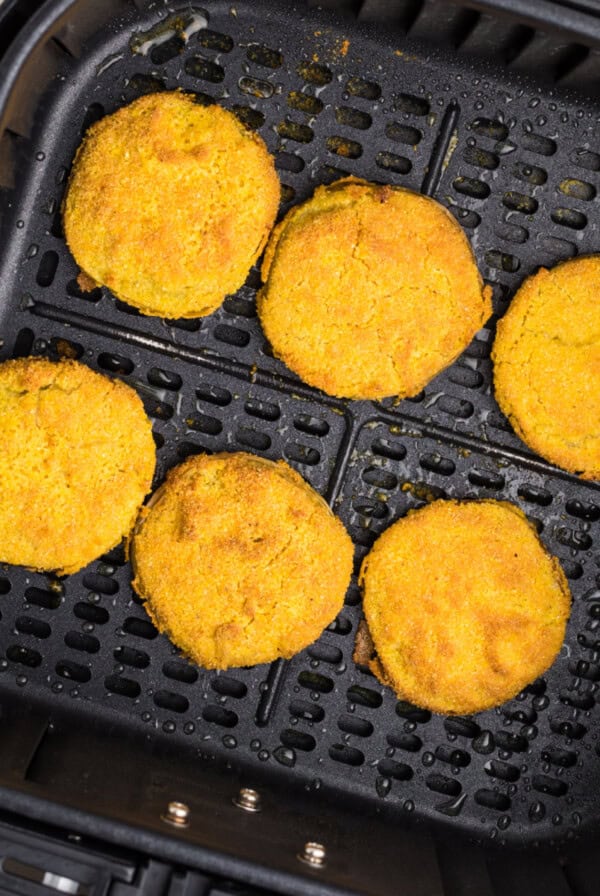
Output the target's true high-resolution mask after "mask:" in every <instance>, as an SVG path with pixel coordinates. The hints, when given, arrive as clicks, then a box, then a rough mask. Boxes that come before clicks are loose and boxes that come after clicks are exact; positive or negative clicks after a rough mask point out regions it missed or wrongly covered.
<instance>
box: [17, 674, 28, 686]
mask: <svg viewBox="0 0 600 896" xmlns="http://www.w3.org/2000/svg"><path fill="white" fill-rule="evenodd" d="M15 681H16V682H17V684H18V685H19V687H20V688H22V687H24V686H25V685H26V684H27V676H26V675H17V677H16V679H15Z"/></svg>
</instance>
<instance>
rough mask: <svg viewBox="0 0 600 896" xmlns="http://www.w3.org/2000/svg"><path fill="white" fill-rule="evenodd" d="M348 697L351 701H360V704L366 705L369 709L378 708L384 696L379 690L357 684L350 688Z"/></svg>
mask: <svg viewBox="0 0 600 896" xmlns="http://www.w3.org/2000/svg"><path fill="white" fill-rule="evenodd" d="M346 697H347V698H348V700H349V701H350V703H358V705H359V706H366V707H368V708H369V709H378V708H379V707H380V706H381V704H382V703H383V697H382V696H381V694H378V693H377V691H374V690H372V688H364V687H362V686H361V685H357V684H353V685H352V686H351V687H349V688H348V690H347V691H346Z"/></svg>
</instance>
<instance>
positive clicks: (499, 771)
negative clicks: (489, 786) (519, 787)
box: [483, 759, 521, 783]
mask: <svg viewBox="0 0 600 896" xmlns="http://www.w3.org/2000/svg"><path fill="white" fill-rule="evenodd" d="M483 768H484V771H485V773H486V775H489V776H490V778H497V779H498V780H499V781H507V782H509V783H511V782H513V781H518V780H519V777H520V775H521V772H520V771H519V769H518V768H517V766H516V765H510V764H509V763H508V762H499V761H498V760H497V759H490V760H489V762H486V763H485V765H484V766H483Z"/></svg>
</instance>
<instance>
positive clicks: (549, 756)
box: [542, 746, 577, 768]
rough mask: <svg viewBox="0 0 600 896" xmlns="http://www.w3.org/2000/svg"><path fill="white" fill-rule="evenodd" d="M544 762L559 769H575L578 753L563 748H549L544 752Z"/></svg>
mask: <svg viewBox="0 0 600 896" xmlns="http://www.w3.org/2000/svg"><path fill="white" fill-rule="evenodd" d="M542 760H543V761H544V762H549V763H551V765H556V766H558V767H559V768H573V767H574V766H575V765H577V753H575V752H574V751H573V750H563V749H562V748H561V747H555V746H554V747H548V748H547V749H545V750H542Z"/></svg>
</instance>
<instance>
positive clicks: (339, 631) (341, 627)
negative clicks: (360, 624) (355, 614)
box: [327, 616, 352, 636]
mask: <svg viewBox="0 0 600 896" xmlns="http://www.w3.org/2000/svg"><path fill="white" fill-rule="evenodd" d="M327 631H328V632H333V634H334V635H342V636H345V635H349V634H350V632H351V631H352V623H351V621H350V620H349V619H346V617H345V616H338V617H337V619H334V620H333V622H332V623H330V624H329V625H328V626H327Z"/></svg>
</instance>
